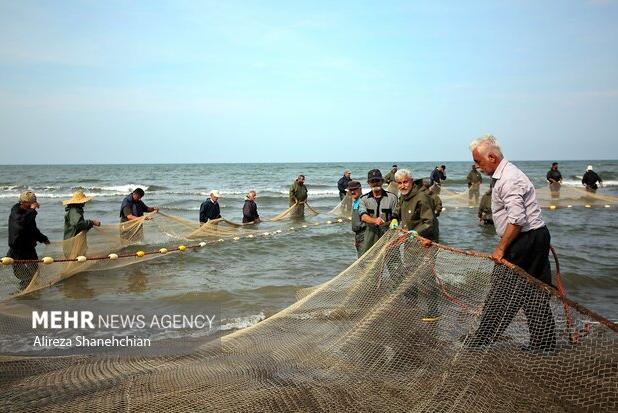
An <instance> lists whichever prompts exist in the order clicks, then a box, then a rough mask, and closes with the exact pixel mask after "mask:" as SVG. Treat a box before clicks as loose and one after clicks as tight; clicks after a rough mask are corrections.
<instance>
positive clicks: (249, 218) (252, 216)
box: [242, 190, 260, 224]
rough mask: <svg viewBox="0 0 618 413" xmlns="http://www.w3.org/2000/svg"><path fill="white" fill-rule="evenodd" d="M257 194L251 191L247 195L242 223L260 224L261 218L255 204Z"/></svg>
mask: <svg viewBox="0 0 618 413" xmlns="http://www.w3.org/2000/svg"><path fill="white" fill-rule="evenodd" d="M256 197H257V194H256V192H255V191H254V190H251V191H249V192H248V193H247V196H246V198H245V204H244V205H243V207H242V222H244V223H248V222H252V223H254V224H257V223H258V222H260V216H259V215H258V210H257V204H256V203H255V198H256Z"/></svg>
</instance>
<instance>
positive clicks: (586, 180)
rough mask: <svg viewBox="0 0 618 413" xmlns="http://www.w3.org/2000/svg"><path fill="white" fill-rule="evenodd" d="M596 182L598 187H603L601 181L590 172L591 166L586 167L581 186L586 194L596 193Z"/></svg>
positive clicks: (596, 175) (594, 173) (595, 174)
mask: <svg viewBox="0 0 618 413" xmlns="http://www.w3.org/2000/svg"><path fill="white" fill-rule="evenodd" d="M597 182H598V183H599V186H603V180H602V179H601V177H600V176H599V175H598V174H597V173H596V172H594V171H593V170H592V165H588V168H586V173H585V174H584V176H583V177H582V185H584V186H585V187H586V191H588V192H596V191H597V189H598V188H599V186H597Z"/></svg>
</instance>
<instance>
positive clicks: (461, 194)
mask: <svg viewBox="0 0 618 413" xmlns="http://www.w3.org/2000/svg"><path fill="white" fill-rule="evenodd" d="M488 189H489V185H481V186H480V188H479V196H478V197H476V196H474V193H472V194H471V193H470V191H469V190H465V191H454V190H452V189H448V188H444V187H443V188H442V190H441V191H440V198H441V199H442V204H443V205H444V207H445V208H447V210H448V209H450V208H477V207H478V205H479V200H480V199H481V197H482V196H483V195H484V194H485V193H486V192H487V190H488ZM603 191H604V190H603V189H599V190H597V191H596V192H592V191H588V190H586V189H584V188H576V187H573V186H567V185H561V186H560V185H559V186H554V187H551V188H550V187H549V186H546V187H540V188H536V197H537V201H538V203H539V205H540V206H541V207H542V208H548V209H557V208H615V207H616V206H618V196H616V195H612V194H610V193H606V192H603Z"/></svg>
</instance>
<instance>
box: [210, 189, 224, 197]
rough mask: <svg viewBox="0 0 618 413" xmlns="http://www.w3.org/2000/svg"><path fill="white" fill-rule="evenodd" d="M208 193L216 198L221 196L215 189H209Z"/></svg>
mask: <svg viewBox="0 0 618 413" xmlns="http://www.w3.org/2000/svg"><path fill="white" fill-rule="evenodd" d="M210 195H212V196H214V197H216V198H221V195H219V191H217V190H216V189H215V190H213V191H210Z"/></svg>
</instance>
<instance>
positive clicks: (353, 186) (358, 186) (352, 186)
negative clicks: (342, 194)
mask: <svg viewBox="0 0 618 413" xmlns="http://www.w3.org/2000/svg"><path fill="white" fill-rule="evenodd" d="M353 189H361V183H360V182H358V181H350V182H348V190H350V191H351V190H353Z"/></svg>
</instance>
